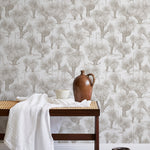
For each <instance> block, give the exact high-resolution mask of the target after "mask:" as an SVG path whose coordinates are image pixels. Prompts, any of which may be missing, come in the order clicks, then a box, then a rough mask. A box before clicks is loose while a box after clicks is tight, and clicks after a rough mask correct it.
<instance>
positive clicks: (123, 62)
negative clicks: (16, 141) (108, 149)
mask: <svg viewBox="0 0 150 150" xmlns="http://www.w3.org/2000/svg"><path fill="white" fill-rule="evenodd" d="M82 69H83V70H85V72H86V73H93V74H94V75H95V78H96V82H95V85H94V89H93V95H92V99H93V100H97V101H98V102H99V104H100V108H101V116H100V142H101V143H149V142H150V88H149V87H150V1H149V0H0V100H15V98H16V96H29V95H31V94H32V93H35V92H36V93H47V94H48V95H49V96H54V95H55V93H54V90H55V89H69V90H70V92H71V94H70V96H73V92H72V84H73V80H74V78H75V77H76V76H78V75H80V70H82ZM1 122H2V121H1ZM3 125H4V124H3ZM92 127H93V119H92V118H77V119H75V118H68V119H67V120H65V121H64V122H63V124H62V126H61V128H60V131H59V132H65V131H70V132H71V131H78V132H93V131H94V130H93V129H92ZM0 128H2V123H1V124H0Z"/></svg>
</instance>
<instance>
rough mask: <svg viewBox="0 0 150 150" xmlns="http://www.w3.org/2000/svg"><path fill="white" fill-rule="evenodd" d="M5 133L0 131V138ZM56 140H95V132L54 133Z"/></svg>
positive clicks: (1, 138) (0, 138) (2, 137)
mask: <svg viewBox="0 0 150 150" xmlns="http://www.w3.org/2000/svg"><path fill="white" fill-rule="evenodd" d="M4 136H5V134H2V133H0V140H4ZM52 137H53V139H54V140H95V134H52Z"/></svg>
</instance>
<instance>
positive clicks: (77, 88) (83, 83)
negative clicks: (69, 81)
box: [73, 70, 95, 102]
mask: <svg viewBox="0 0 150 150" xmlns="http://www.w3.org/2000/svg"><path fill="white" fill-rule="evenodd" d="M90 76H91V77H92V78H93V80H91V79H90V78H89V77H90ZM94 83H95V77H94V75H93V74H92V73H89V74H87V75H85V73H84V70H81V74H80V75H79V76H77V77H76V78H75V79H74V82H73V94H74V98H75V101H78V102H81V101H82V100H84V99H87V100H91V96H92V89H93V85H94Z"/></svg>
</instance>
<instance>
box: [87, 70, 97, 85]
mask: <svg viewBox="0 0 150 150" xmlns="http://www.w3.org/2000/svg"><path fill="white" fill-rule="evenodd" d="M87 76H88V78H89V76H92V78H93V82H91V86H93V85H94V83H95V76H94V74H92V73H89V74H87Z"/></svg>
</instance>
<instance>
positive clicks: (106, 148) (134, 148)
mask: <svg viewBox="0 0 150 150" xmlns="http://www.w3.org/2000/svg"><path fill="white" fill-rule="evenodd" d="M120 146H123V147H128V148H130V149H131V150H150V144H101V145H100V150H112V148H114V147H120ZM0 150H9V149H8V148H7V147H6V146H5V145H4V144H3V143H0ZM55 150H94V148H93V143H56V144H55Z"/></svg>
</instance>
